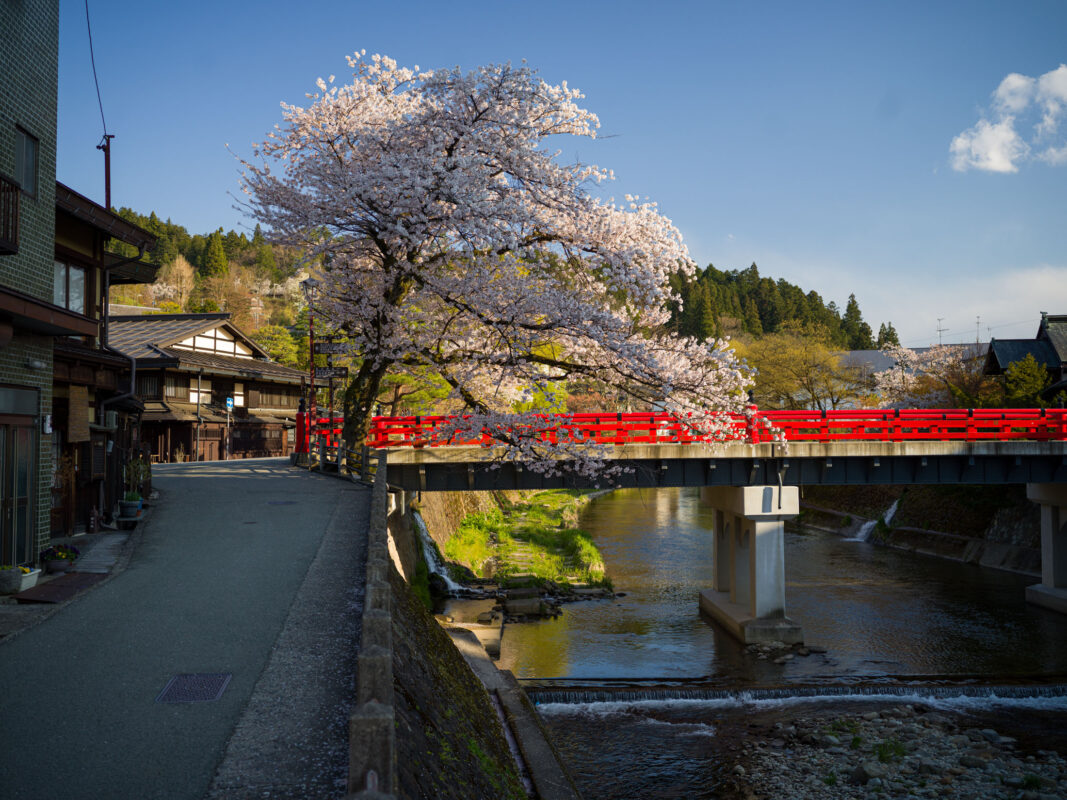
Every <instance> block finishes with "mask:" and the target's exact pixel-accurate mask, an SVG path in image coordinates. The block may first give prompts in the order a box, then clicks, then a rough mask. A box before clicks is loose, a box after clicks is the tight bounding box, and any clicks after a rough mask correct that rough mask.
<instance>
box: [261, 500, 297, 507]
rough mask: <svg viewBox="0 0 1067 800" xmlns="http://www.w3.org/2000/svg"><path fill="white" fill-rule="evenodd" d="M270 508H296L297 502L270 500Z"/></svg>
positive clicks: (268, 503) (268, 502)
mask: <svg viewBox="0 0 1067 800" xmlns="http://www.w3.org/2000/svg"><path fill="white" fill-rule="evenodd" d="M267 505H268V506H295V505H296V500H268V501H267Z"/></svg>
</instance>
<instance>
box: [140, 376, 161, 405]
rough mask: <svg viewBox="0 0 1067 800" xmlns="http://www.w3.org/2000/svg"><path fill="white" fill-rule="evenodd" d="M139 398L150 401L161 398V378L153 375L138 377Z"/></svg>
mask: <svg viewBox="0 0 1067 800" xmlns="http://www.w3.org/2000/svg"><path fill="white" fill-rule="evenodd" d="M137 396H138V397H142V398H145V399H148V400H155V399H156V398H157V397H159V376H158V375H151V374H149V375H138V376H137Z"/></svg>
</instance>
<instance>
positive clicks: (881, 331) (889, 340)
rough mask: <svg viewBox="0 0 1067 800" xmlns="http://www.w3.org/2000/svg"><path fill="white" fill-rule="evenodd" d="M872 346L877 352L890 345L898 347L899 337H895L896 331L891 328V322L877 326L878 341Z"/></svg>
mask: <svg viewBox="0 0 1067 800" xmlns="http://www.w3.org/2000/svg"><path fill="white" fill-rule="evenodd" d="M874 344H875V346H876V347H877V348H878V349H879V350H881V349H882V348H883V347H885V346H886V345H890V344H895V345H897V347H899V346H900V337H898V336H897V329H896V328H894V327H893V323H892V322H888V323H887V322H883V323H882V324H881V325H879V326H878V339H877V340H876V341H875V343H874Z"/></svg>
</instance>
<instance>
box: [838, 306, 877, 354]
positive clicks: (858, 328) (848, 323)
mask: <svg viewBox="0 0 1067 800" xmlns="http://www.w3.org/2000/svg"><path fill="white" fill-rule="evenodd" d="M841 330H842V331H843V332H844V334H845V338H846V344H845V346H846V347H848V349H849V350H872V349H874V339H873V338H872V337H871V326H870V325H868V324H867V323H866V322H864V321H863V314H861V313H860V304H859V303H858V302H857V301H856V295H854V294H850V295H849V296H848V304H847V305H846V306H845V315H844V316H843V317H842V318H841Z"/></svg>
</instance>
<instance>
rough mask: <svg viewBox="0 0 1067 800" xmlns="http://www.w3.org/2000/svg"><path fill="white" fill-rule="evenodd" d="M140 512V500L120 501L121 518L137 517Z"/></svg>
mask: <svg viewBox="0 0 1067 800" xmlns="http://www.w3.org/2000/svg"><path fill="white" fill-rule="evenodd" d="M140 510H141V504H140V501H139V500H119V516H121V517H136V516H137V512H138V511H140Z"/></svg>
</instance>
